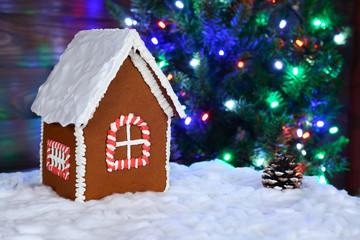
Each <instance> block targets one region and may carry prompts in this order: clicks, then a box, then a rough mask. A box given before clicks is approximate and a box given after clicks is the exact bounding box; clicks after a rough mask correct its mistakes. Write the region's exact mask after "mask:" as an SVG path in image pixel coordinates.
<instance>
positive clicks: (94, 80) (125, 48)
mask: <svg viewBox="0 0 360 240" xmlns="http://www.w3.org/2000/svg"><path fill="white" fill-rule="evenodd" d="M134 50H138V51H139V52H140V55H141V57H142V58H143V59H144V60H145V61H146V62H147V63H148V64H149V66H150V67H151V68H152V70H153V71H154V73H155V74H156V76H157V77H158V78H159V80H160V82H161V85H162V87H163V88H165V90H166V92H167V94H168V95H169V97H170V99H171V100H172V102H173V104H174V106H175V109H174V111H176V112H177V113H178V114H179V116H180V117H182V118H184V117H185V116H186V115H185V113H184V111H183V109H182V106H181V104H180V102H179V100H178V98H177V96H176V95H175V93H174V91H173V89H172V87H171V85H170V83H169V81H168V80H167V78H166V77H165V75H164V73H163V72H162V71H161V69H160V67H159V66H158V65H157V64H156V62H155V59H154V57H153V56H152V55H151V53H150V52H149V50H148V49H147V48H146V47H145V44H144V42H143V41H142V40H141V38H140V36H139V34H138V33H137V32H136V30H133V29H131V30H130V29H95V30H85V31H80V32H79V33H77V34H76V35H75V37H74V39H73V40H72V41H71V42H70V44H69V45H68V47H67V48H66V50H65V52H64V53H63V54H62V55H61V57H60V60H59V62H58V63H57V64H56V66H55V67H54V69H53V71H52V72H51V74H50V76H49V77H48V79H47V80H46V82H45V83H44V84H43V85H41V86H40V88H39V92H38V94H37V96H36V99H35V101H34V103H33V105H32V106H31V110H32V111H33V112H34V113H36V114H37V115H39V116H41V117H42V118H43V121H44V122H46V123H54V122H58V123H60V124H61V125H62V126H67V125H69V124H75V126H80V125H86V124H87V122H88V121H89V120H90V119H91V118H92V116H93V114H94V112H95V110H96V108H97V106H98V105H99V102H100V100H101V99H102V97H103V96H104V94H105V92H106V91H107V89H108V86H109V84H110V82H111V81H112V80H113V79H114V78H115V76H116V73H117V72H118V70H119V69H120V67H121V65H122V64H123V62H124V60H125V59H126V58H127V57H128V56H129V54H130V51H134Z"/></svg>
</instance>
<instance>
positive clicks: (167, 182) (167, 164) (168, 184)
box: [164, 117, 171, 191]
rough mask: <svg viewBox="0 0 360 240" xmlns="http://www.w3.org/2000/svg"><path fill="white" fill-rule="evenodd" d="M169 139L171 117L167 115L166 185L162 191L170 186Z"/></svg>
mask: <svg viewBox="0 0 360 240" xmlns="http://www.w3.org/2000/svg"><path fill="white" fill-rule="evenodd" d="M170 140H171V118H170V117H168V120H167V129H166V165H165V171H166V187H165V190H164V191H167V190H168V189H169V186H170V163H169V162H170Z"/></svg>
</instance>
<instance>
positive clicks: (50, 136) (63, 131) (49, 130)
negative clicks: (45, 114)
mask: <svg viewBox="0 0 360 240" xmlns="http://www.w3.org/2000/svg"><path fill="white" fill-rule="evenodd" d="M47 140H53V141H56V142H58V143H61V144H64V145H66V146H68V147H70V170H69V173H70V174H69V180H65V179H63V178H61V177H60V176H58V175H55V174H54V173H53V172H51V171H49V170H48V169H47V168H46V158H47ZM75 147H76V142H75V136H74V126H73V125H69V126H66V127H62V126H61V125H60V124H58V123H52V124H47V123H44V132H43V142H42V170H41V171H42V177H43V183H44V184H45V185H48V186H51V187H52V188H53V189H54V190H55V191H56V192H57V193H58V194H59V195H60V196H62V197H65V198H69V199H72V200H74V199H75V181H76V162H75Z"/></svg>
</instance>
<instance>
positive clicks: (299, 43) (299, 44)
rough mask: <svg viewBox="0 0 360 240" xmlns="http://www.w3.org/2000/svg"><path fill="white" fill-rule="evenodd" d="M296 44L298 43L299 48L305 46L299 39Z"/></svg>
mask: <svg viewBox="0 0 360 240" xmlns="http://www.w3.org/2000/svg"><path fill="white" fill-rule="evenodd" d="M295 43H296V44H297V45H298V46H299V47H302V46H303V45H304V42H303V41H301V40H299V39H297V40H296V41H295Z"/></svg>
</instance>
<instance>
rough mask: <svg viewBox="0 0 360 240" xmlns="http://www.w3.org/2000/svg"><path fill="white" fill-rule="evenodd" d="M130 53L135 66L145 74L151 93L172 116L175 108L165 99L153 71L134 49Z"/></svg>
mask: <svg viewBox="0 0 360 240" xmlns="http://www.w3.org/2000/svg"><path fill="white" fill-rule="evenodd" d="M129 55H130V57H131V61H132V62H133V63H134V66H135V67H136V68H137V69H138V70H139V72H140V74H141V75H142V76H143V78H144V82H145V83H146V84H147V85H148V86H149V88H150V91H151V93H152V94H153V95H154V96H155V97H156V100H157V101H158V103H159V105H160V107H161V108H162V109H163V111H164V112H165V114H166V115H167V116H168V117H172V116H173V115H174V113H173V109H172V107H171V106H170V104H169V103H168V102H167V101H166V100H165V98H164V96H163V94H162V92H161V89H160V87H159V86H158V85H157V82H156V80H155V78H154V76H153V75H152V73H151V71H150V70H149V68H148V67H147V65H146V62H145V61H144V60H143V59H142V58H141V57H140V56H139V55H138V54H137V53H135V52H134V51H130V53H129ZM161 103H162V104H161Z"/></svg>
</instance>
